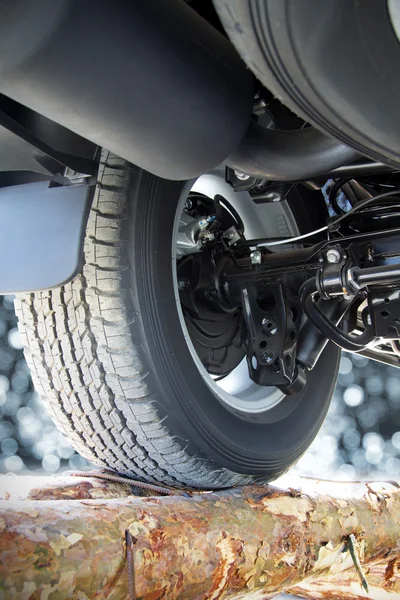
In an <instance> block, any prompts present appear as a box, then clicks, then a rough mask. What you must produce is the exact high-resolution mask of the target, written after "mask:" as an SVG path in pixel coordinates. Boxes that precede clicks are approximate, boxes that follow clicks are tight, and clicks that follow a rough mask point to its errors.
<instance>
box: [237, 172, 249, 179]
mask: <svg viewBox="0 0 400 600" xmlns="http://www.w3.org/2000/svg"><path fill="white" fill-rule="evenodd" d="M235 177H236V178H237V179H240V181H246V180H247V179H250V175H247V174H246V173H242V172H241V171H235Z"/></svg>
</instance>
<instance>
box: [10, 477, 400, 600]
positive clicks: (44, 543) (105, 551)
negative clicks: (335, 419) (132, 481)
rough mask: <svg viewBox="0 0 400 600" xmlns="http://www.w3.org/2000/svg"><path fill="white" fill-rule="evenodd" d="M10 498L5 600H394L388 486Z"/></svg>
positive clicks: (391, 491) (395, 517)
mask: <svg viewBox="0 0 400 600" xmlns="http://www.w3.org/2000/svg"><path fill="white" fill-rule="evenodd" d="M2 479H3V481H2V482H0V486H1V487H3V486H6V487H7V486H8V488H9V489H10V486H11V483H7V481H5V480H7V477H4V478H2ZM13 479H14V478H13ZM23 479H24V478H23V477H20V478H19V479H18V480H19V481H21V480H23ZM70 479H72V478H70ZM292 481H293V480H290V481H289V485H290V484H291V483H292ZM90 482H92V480H90ZM65 484H68V485H71V486H72V487H73V486H74V485H76V486H82V481H80V480H78V481H75V482H71V484H70V483H69V481H68V482H64V484H63V485H65ZM41 485H42V484H41V482H40V481H39V480H37V486H36V487H37V489H40V487H41ZM281 485H285V486H287V485H288V484H287V480H286V481H284V480H283V481H282V483H281ZM11 487H12V486H11ZM55 487H57V486H55ZM69 493H71V492H69ZM9 494H10V496H9V497H10V499H9V500H3V501H2V502H0V532H1V535H0V591H1V592H3V596H4V598H6V599H7V600H8V599H9V598H10V599H12V598H18V599H19V600H36V599H37V600H39V599H41V600H42V599H49V600H58V599H60V600H61V599H64V598H74V599H75V598H76V599H79V600H83V599H88V598H90V599H91V598H96V599H100V598H115V599H119V598H121V599H124V598H130V599H132V598H142V599H143V600H156V599H164V598H165V599H166V600H169V599H182V600H200V599H207V600H216V599H219V598H226V599H228V598H230V599H236V600H239V599H242V598H243V599H247V598H248V599H249V600H261V599H262V598H270V597H273V596H274V595H275V594H277V593H279V592H282V591H285V590H286V591H290V592H291V593H296V594H298V595H302V596H304V597H310V598H314V599H315V598H325V597H327V598H349V599H350V598H381V597H382V598H386V597H392V598H398V597H399V595H400V581H399V577H400V571H399V567H400V489H399V486H398V485H397V484H395V483H369V484H359V485H358V486H349V485H348V484H344V485H342V484H337V483H333V484H327V483H313V482H307V481H302V482H301V487H300V486H299V484H298V482H296V489H293V487H292V488H286V489H280V488H278V487H274V486H248V487H243V488H235V489H231V490H226V491H221V492H217V493H208V492H207V493H204V492H203V493H194V494H193V495H192V496H191V497H183V496H168V497H165V496H152V497H136V496H130V495H125V497H119V498H115V497H112V498H109V497H107V498H97V499H91V498H89V499H79V495H77V496H75V498H76V499H67V500H65V499H58V500H57V501H54V499H53V498H54V496H55V497H57V498H61V497H63V496H60V495H59V493H58V492H56V493H55V495H54V496H53V498H51V499H40V500H37V499H25V500H21V499H12V498H15V494H14V495H13V494H12V493H11V492H9ZM19 497H21V494H20V495H19ZM34 497H37V496H34ZM49 497H51V495H50V496H47V498H49ZM72 497H73V495H72ZM69 498H71V496H69ZM351 536H354V538H353V539H354V548H353V550H354V551H355V552H356V554H357V557H356V558H357V560H356V561H355V560H353V558H352V552H351V546H350V545H349V540H350V537H351ZM127 542H128V548H127ZM355 562H358V564H359V569H358V570H357V569H356V567H355ZM363 578H364V587H363V586H362V580H363ZM129 581H130V583H129ZM365 584H367V586H368V590H369V591H366V589H365ZM377 590H378V591H379V594H380V595H378V596H377V595H376V594H377Z"/></svg>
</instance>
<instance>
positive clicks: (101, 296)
mask: <svg viewBox="0 0 400 600" xmlns="http://www.w3.org/2000/svg"><path fill="white" fill-rule="evenodd" d="M188 189H189V188H188V184H187V183H186V184H182V183H181V182H172V181H166V180H162V179H158V178H156V177H154V176H152V175H150V174H148V173H146V172H144V171H141V170H139V169H138V168H136V167H133V166H132V165H130V164H128V163H126V162H125V161H123V160H122V159H119V158H117V157H115V156H113V155H111V154H109V153H105V152H104V153H103V156H102V163H101V166H100V172H99V183H98V187H97V192H96V194H95V198H94V201H93V206H92V209H91V212H90V216H89V221H88V226H87V233H86V239H85V244H84V253H85V262H84V266H83V271H82V274H80V275H78V276H77V277H76V278H75V279H74V280H73V281H72V282H71V283H68V284H66V285H64V286H62V287H60V288H58V289H54V290H50V291H45V292H39V293H34V294H29V295H23V296H20V297H18V298H16V301H15V303H16V310H17V314H18V318H19V328H20V332H21V336H22V341H23V344H24V346H25V355H26V358H27V361H28V364H29V366H30V369H31V372H32V377H33V380H34V384H35V386H36V389H37V390H38V392H39V393H40V394H41V395H42V397H43V400H44V402H45V404H46V406H47V409H48V411H49V414H50V416H51V417H52V418H53V420H54V421H55V423H56V425H57V427H58V428H59V429H60V430H61V432H62V433H63V434H65V436H66V437H67V438H68V439H69V440H70V442H71V444H72V445H73V446H74V448H76V450H77V451H78V452H79V453H80V454H82V455H83V456H84V457H86V458H87V459H89V460H90V461H92V462H94V463H96V464H98V465H101V466H103V467H108V468H111V469H113V470H114V471H117V472H118V473H122V474H124V475H128V476H133V477H139V478H141V479H144V480H147V481H153V482H162V483H164V484H167V485H171V486H177V487H179V486H192V487H196V488H222V487H228V486H231V485H237V484H245V483H251V482H254V481H267V480H271V479H273V478H275V477H277V476H278V475H280V474H282V473H283V472H285V471H286V470H287V469H288V468H289V467H290V466H291V465H292V464H293V463H294V462H295V461H296V460H297V459H298V458H299V457H300V456H301V454H302V453H303V452H304V451H305V450H306V449H307V448H308V446H309V445H310V443H311V442H312V440H313V438H314V437H315V435H316V433H317V432H318V430H319V428H320V426H321V424H322V422H323V420H324V417H325V415H326V412H327V410H328V406H329V402H330V398H331V395H332V392H333V389H334V385H335V382H336V374H337V365H338V359H339V352H338V349H337V348H336V347H334V346H328V347H327V349H326V351H325V352H324V354H323V355H322V357H321V359H320V360H319V362H318V364H317V366H316V368H315V371H313V372H312V373H311V375H310V377H309V382H308V383H307V385H306V388H305V389H304V390H303V392H301V393H300V394H297V395H295V396H288V397H286V398H285V400H284V401H282V402H280V403H279V404H278V405H277V406H276V407H274V408H272V409H270V410H269V411H266V412H265V413H262V414H258V415H253V416H252V415H246V416H243V415H240V414H235V413H234V412H233V411H230V410H227V408H226V407H225V406H224V405H223V404H221V403H220V402H219V401H218V400H217V399H216V397H215V396H214V394H213V393H212V391H211V390H210V388H209V387H208V386H207V385H206V383H205V381H204V379H203V378H202V376H201V375H200V372H199V371H198V369H197V367H196V366H195V363H194V361H193V359H192V357H191V355H190V352H189V351H188V346H187V344H186V341H185V338H184V335H183V332H182V328H181V326H180V322H179V317H178V311H177V309H176V299H175V296H174V292H173V275H172V261H171V250H170V249H171V239H172V237H171V236H172V233H171V232H172V227H173V222H174V218H175V213H176V207H177V199H178V198H179V197H180V196H181V194H182V193H185V190H188Z"/></svg>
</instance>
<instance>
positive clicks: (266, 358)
mask: <svg viewBox="0 0 400 600" xmlns="http://www.w3.org/2000/svg"><path fill="white" fill-rule="evenodd" d="M260 358H261V361H262V362H263V363H265V364H267V365H270V364H271V363H272V362H273V361H274V353H273V352H271V351H270V350H265V351H264V352H263V353H262V354H261V357H260Z"/></svg>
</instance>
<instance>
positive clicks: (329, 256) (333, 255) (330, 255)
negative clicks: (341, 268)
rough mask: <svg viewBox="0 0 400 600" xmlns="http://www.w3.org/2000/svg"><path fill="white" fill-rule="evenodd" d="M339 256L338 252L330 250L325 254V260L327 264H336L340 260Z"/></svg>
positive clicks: (334, 249) (333, 249)
mask: <svg viewBox="0 0 400 600" xmlns="http://www.w3.org/2000/svg"><path fill="white" fill-rule="evenodd" d="M341 257H342V256H341V254H340V252H339V250H336V248H330V249H329V250H328V252H327V253H326V260H327V261H328V262H329V263H338V262H339V261H340V259H341Z"/></svg>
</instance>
